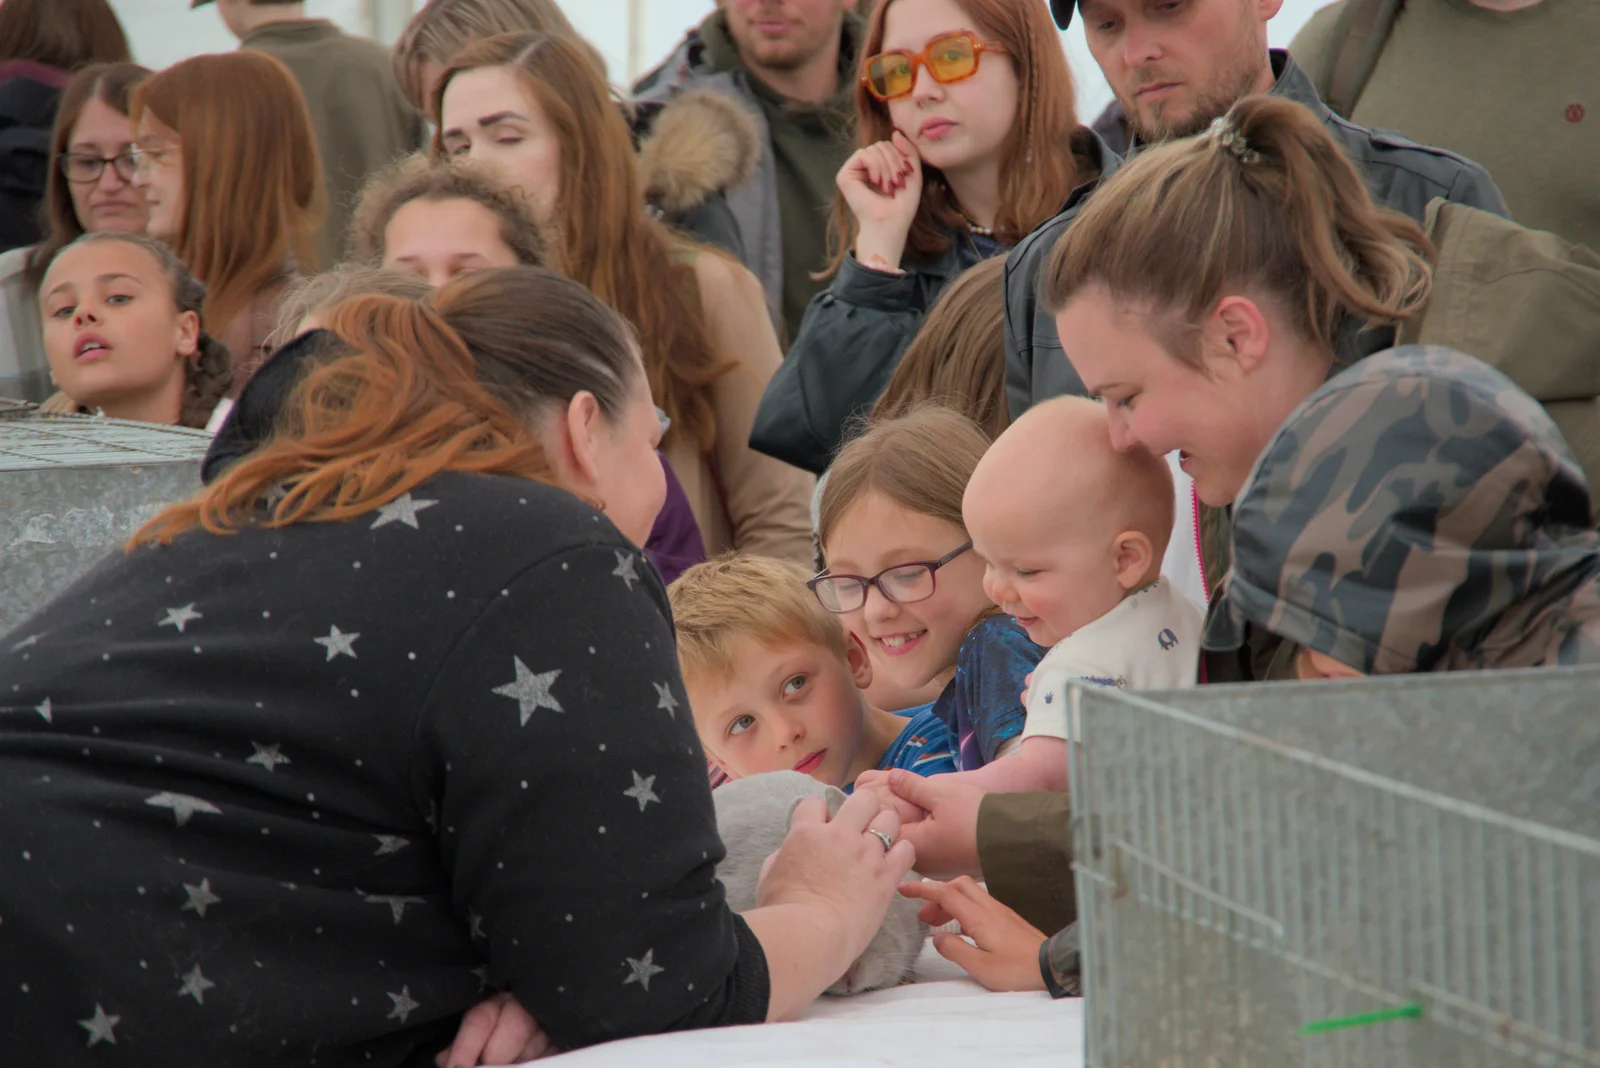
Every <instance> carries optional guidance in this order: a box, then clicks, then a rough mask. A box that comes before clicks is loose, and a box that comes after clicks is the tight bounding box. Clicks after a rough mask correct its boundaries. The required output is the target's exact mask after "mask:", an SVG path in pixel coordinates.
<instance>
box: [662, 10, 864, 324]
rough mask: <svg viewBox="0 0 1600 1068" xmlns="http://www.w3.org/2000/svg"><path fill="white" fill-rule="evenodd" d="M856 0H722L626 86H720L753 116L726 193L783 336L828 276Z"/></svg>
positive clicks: (680, 89) (848, 138)
mask: <svg viewBox="0 0 1600 1068" xmlns="http://www.w3.org/2000/svg"><path fill="white" fill-rule="evenodd" d="M855 6H856V3H855V0H722V2H721V3H719V4H718V7H717V10H716V11H714V12H712V13H711V14H710V15H709V16H707V18H706V20H705V21H704V22H702V23H701V24H700V27H699V28H698V29H697V30H695V31H693V32H692V33H690V34H689V36H688V38H687V39H686V40H685V41H684V42H683V44H682V45H680V46H679V48H678V50H677V51H676V52H674V53H673V54H672V55H671V56H669V57H668V58H667V60H666V61H665V62H664V63H662V64H661V66H660V67H658V68H657V69H656V70H654V71H652V72H651V73H650V74H647V75H646V76H645V77H644V78H643V79H642V80H640V82H639V83H638V85H636V86H634V94H635V97H636V98H637V100H638V101H639V102H640V103H644V104H651V103H661V102H665V101H668V100H671V99H673V98H674V97H676V96H678V95H680V94H682V93H684V92H687V91H689V90H692V89H710V90H713V91H715V92H720V93H724V94H726V95H728V96H731V97H733V98H734V99H736V100H738V101H739V102H740V103H742V104H744V105H745V106H746V107H747V108H749V110H750V111H751V112H752V113H754V114H755V115H756V116H757V119H758V121H759V123H760V125H761V128H762V130H761V133H762V146H761V148H762V151H761V160H760V162H759V163H758V164H757V166H756V171H755V174H754V175H753V176H751V177H750V178H749V179H748V180H746V181H744V182H742V183H740V184H739V185H737V186H734V187H733V188H731V189H729V190H728V191H727V198H728V206H729V207H730V208H731V209H732V210H733V214H734V217H735V218H736V219H737V220H738V222H739V230H740V238H741V240H742V242H743V246H744V258H745V263H746V265H747V266H748V267H749V268H750V270H751V271H752V272H753V273H754V274H755V275H756V277H758V278H760V279H761V284H762V286H763V287H764V288H765V289H766V292H767V299H768V300H769V301H771V302H772V303H773V304H774V305H775V306H777V307H779V308H781V310H782V312H783V325H784V326H785V327H786V330H785V334H786V335H788V334H791V333H792V332H793V330H794V329H795V328H796V327H798V326H799V325H800V318H801V316H802V315H804V314H805V310H806V305H807V304H809V303H811V298H812V297H814V296H816V295H817V293H818V292H819V291H820V290H821V289H822V287H823V286H824V285H825V284H826V282H825V281H822V280H818V279H814V278H812V277H811V276H812V275H813V274H815V273H817V272H819V271H821V270H822V269H823V268H824V267H825V266H826V265H827V260H828V254H827V240H828V212H829V210H830V209H831V207H832V205H833V200H834V177H835V176H836V175H837V174H838V173H839V168H840V167H843V166H844V161H845V160H846V159H847V158H849V156H850V153H851V151H852V146H853V136H852V135H853V133H854V130H855V111H854V95H853V94H854V89H855V74H856V59H857V52H858V50H859V46H860V42H861V39H862V37H863V32H862V30H863V27H862V23H861V20H860V19H859V18H858V17H857V16H856V15H855V14H853V13H852V11H851V9H852V8H854V7H855Z"/></svg>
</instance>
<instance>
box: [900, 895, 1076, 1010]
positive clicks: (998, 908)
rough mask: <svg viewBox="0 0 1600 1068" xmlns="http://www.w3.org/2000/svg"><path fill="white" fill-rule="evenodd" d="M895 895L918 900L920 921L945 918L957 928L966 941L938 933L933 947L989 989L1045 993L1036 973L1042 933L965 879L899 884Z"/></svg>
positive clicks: (932, 922) (941, 921)
mask: <svg viewBox="0 0 1600 1068" xmlns="http://www.w3.org/2000/svg"><path fill="white" fill-rule="evenodd" d="M900 893H902V894H904V895H905V896H906V897H918V898H921V899H922V900H923V902H924V904H923V906H922V912H921V913H920V915H921V917H922V922H924V923H926V924H929V925H930V926H935V927H939V926H943V925H944V924H947V923H949V922H950V921H951V920H955V921H956V922H957V923H959V924H961V935H966V936H967V938H971V939H972V942H968V941H967V940H966V938H962V937H961V935H956V934H951V933H949V932H948V931H942V932H940V933H939V934H936V935H934V936H933V948H934V949H936V950H938V951H939V955H940V956H941V957H943V958H944V959H945V960H948V961H952V962H954V963H956V964H959V965H961V967H963V968H965V969H966V970H967V973H968V974H969V975H971V976H972V977H973V978H974V979H976V980H977V981H978V982H980V983H982V984H983V985H984V986H986V987H988V988H989V989H990V990H1043V989H1045V985H1044V975H1043V973H1042V972H1040V971H1039V947H1040V946H1041V945H1043V944H1044V943H1045V941H1046V938H1045V936H1044V932H1043V931H1041V930H1039V929H1038V928H1037V927H1035V926H1033V924H1031V923H1029V922H1028V921H1027V920H1025V919H1023V918H1022V917H1021V916H1018V915H1017V914H1016V913H1015V912H1013V911H1012V910H1011V909H1009V908H1007V907H1006V906H1005V905H1002V904H1001V903H1000V902H998V901H996V900H995V899H994V897H993V896H991V895H990V893H989V892H988V891H987V890H985V889H984V888H983V887H981V886H979V885H978V884H977V883H975V882H973V881H972V879H971V878H969V877H968V876H965V875H962V876H959V877H958V878H955V879H952V880H951V881H950V882H948V883H936V882H930V881H923V882H914V883H903V884H901V886H900ZM973 943H976V945H974V944H973Z"/></svg>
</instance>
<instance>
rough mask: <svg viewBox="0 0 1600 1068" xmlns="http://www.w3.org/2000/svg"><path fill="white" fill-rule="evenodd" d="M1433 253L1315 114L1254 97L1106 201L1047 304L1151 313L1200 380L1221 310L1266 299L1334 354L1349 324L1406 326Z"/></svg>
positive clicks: (1059, 270)
mask: <svg viewBox="0 0 1600 1068" xmlns="http://www.w3.org/2000/svg"><path fill="white" fill-rule="evenodd" d="M1432 253H1433V250H1432V247H1431V245H1430V244H1429V243H1428V240H1427V238H1426V237H1425V236H1424V234H1423V232H1422V228H1421V227H1420V226H1418V225H1417V223H1416V222H1415V221H1414V220H1412V219H1410V218H1408V217H1407V216H1404V215H1401V214H1400V213H1398V212H1394V211H1390V210H1388V209H1387V208H1380V207H1378V206H1377V205H1376V204H1374V203H1373V202H1372V197H1371V196H1370V195H1369V194H1368V192H1367V186H1366V182H1365V181H1363V180H1362V177H1361V175H1360V174H1359V173H1358V172H1357V171H1356V168H1355V164H1353V163H1352V162H1351V161H1350V158H1349V157H1348V156H1346V155H1345V153H1344V151H1343V150H1342V149H1341V148H1340V147H1339V146H1338V145H1337V144H1336V143H1335V142H1334V140H1333V138H1332V137H1330V136H1329V134H1328V131H1327V130H1326V129H1325V128H1324V127H1323V125H1322V122H1321V120H1319V119H1318V118H1317V117H1316V115H1314V114H1313V113H1312V112H1311V111H1310V110H1309V109H1307V108H1305V107H1303V106H1301V105H1299V104H1296V103H1295V102H1293V101H1291V100H1284V99H1282V98H1280V97H1268V96H1252V97H1246V98H1245V99H1243V100H1241V101H1239V102H1238V103H1237V104H1235V105H1234V106H1233V107H1232V108H1231V109H1229V111H1228V114H1227V115H1225V116H1224V117H1222V118H1221V119H1218V120H1217V121H1216V123H1214V124H1213V125H1212V128H1211V130H1210V131H1209V132H1208V133H1203V134H1200V135H1198V136H1195V137H1191V138H1187V139H1184V140H1181V141H1174V142H1171V143H1168V144H1164V145H1157V146H1155V147H1152V148H1147V149H1143V150H1141V151H1140V152H1139V154H1138V155H1137V156H1136V157H1135V158H1134V159H1132V160H1130V161H1129V162H1128V163H1127V164H1126V165H1124V166H1123V167H1122V169H1121V170H1119V171H1118V172H1117V173H1116V174H1115V175H1114V176H1112V178H1111V179H1110V180H1109V181H1108V182H1106V184H1105V185H1104V186H1103V187H1101V188H1100V189H1098V190H1096V191H1095V194H1094V196H1093V197H1091V198H1090V199H1089V202H1088V204H1087V205H1086V206H1085V207H1084V209H1083V211H1082V212H1081V213H1080V214H1079V215H1078V217H1077V219H1076V220H1075V221H1074V222H1073V224H1072V226H1071V227H1070V228H1069V229H1068V230H1067V233H1066V236H1064V237H1063V238H1062V239H1061V241H1060V242H1059V243H1058V244H1057V245H1056V247H1055V249H1054V251H1053V252H1051V254H1050V260H1049V263H1048V264H1047V266H1046V267H1045V272H1044V278H1043V295H1044V300H1045V303H1046V305H1047V306H1048V307H1049V308H1050V309H1051V311H1052V312H1059V311H1060V310H1061V308H1062V307H1063V306H1064V305H1065V304H1066V303H1067V302H1068V301H1069V300H1071V299H1072V297H1073V296H1074V295H1075V294H1076V293H1077V292H1078V291H1079V290H1081V289H1083V288H1084V287H1086V286H1091V285H1098V286H1104V287H1105V288H1106V289H1107V290H1109V291H1110V293H1111V295H1112V296H1113V298H1114V299H1115V300H1117V301H1118V302H1122V303H1128V304H1136V305H1140V306H1141V307H1142V309H1143V311H1144V312H1145V313H1147V314H1153V316H1154V318H1153V319H1149V320H1147V321H1149V322H1151V323H1152V329H1153V330H1154V332H1155V333H1156V336H1158V337H1159V338H1160V339H1161V340H1162V342H1163V343H1164V344H1165V347H1166V348H1167V349H1168V350H1169V351H1170V352H1171V353H1172V355H1173V356H1174V357H1175V358H1176V359H1178V360H1180V361H1182V362H1183V363H1185V364H1188V365H1190V366H1191V367H1196V368H1198V367H1201V366H1203V364H1202V362H1201V352H1200V344H1199V339H1200V334H1199V331H1200V324H1201V323H1203V322H1204V321H1205V319H1206V317H1207V316H1208V315H1209V314H1210V313H1211V311H1212V309H1214V308H1215V307H1216V304H1217V301H1218V300H1220V299H1221V298H1222V297H1224V296H1226V295H1227V294H1229V293H1245V292H1250V291H1256V292H1260V293H1264V294H1267V295H1269V296H1271V297H1272V298H1274V299H1275V300H1276V301H1277V302H1279V304H1280V305H1281V308H1282V310H1283V312H1284V313H1285V314H1287V315H1288V316H1289V317H1290V324H1291V326H1292V327H1293V329H1294V330H1295V331H1296V332H1297V333H1298V334H1299V335H1300V336H1301V337H1303V338H1304V339H1305V340H1307V341H1310V342H1312V343H1314V344H1317V345H1319V346H1322V347H1324V348H1325V349H1326V350H1327V351H1328V352H1329V353H1330V354H1331V353H1332V352H1333V351H1334V349H1335V348H1336V344H1337V340H1338V337H1339V332H1340V330H1341V326H1342V323H1343V322H1344V320H1345V318H1346V317H1347V316H1352V315H1353V316H1357V317H1360V318H1363V319H1365V320H1367V321H1369V322H1394V321H1396V320H1400V319H1404V318H1406V317H1407V316H1409V315H1410V314H1411V313H1412V312H1413V311H1414V310H1415V309H1416V308H1417V307H1418V306H1419V305H1421V303H1422V302H1423V301H1425V300H1426V299H1427V296H1428V288H1429V285H1430V282H1431V269H1430V267H1429V263H1428V261H1429V258H1430V257H1431V256H1432Z"/></svg>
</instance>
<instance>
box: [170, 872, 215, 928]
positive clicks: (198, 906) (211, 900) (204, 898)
mask: <svg viewBox="0 0 1600 1068" xmlns="http://www.w3.org/2000/svg"><path fill="white" fill-rule="evenodd" d="M183 892H184V893H186V894H188V895H189V900H188V901H187V902H185V903H184V906H183V908H181V909H179V910H178V911H180V912H198V913H199V914H200V918H201V919H202V920H203V919H205V918H206V909H207V908H209V907H210V906H212V905H220V904H221V903H222V899H221V898H220V897H218V896H217V895H216V894H213V893H212V892H211V880H210V879H201V880H200V885H199V886H190V885H189V884H188V883H184V884H183Z"/></svg>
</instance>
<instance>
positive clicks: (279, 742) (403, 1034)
mask: <svg viewBox="0 0 1600 1068" xmlns="http://www.w3.org/2000/svg"><path fill="white" fill-rule="evenodd" d="M527 309H538V311H537V313H534V312H530V311H528V310H527ZM519 317H520V319H519ZM330 326H331V329H332V331H333V336H334V337H336V339H337V341H338V343H339V348H338V350H337V351H334V352H330V353H328V354H326V355H325V356H324V357H322V358H321V359H320V360H319V362H318V364H317V365H316V367H315V368H314V369H313V370H312V371H311V372H310V373H309V374H308V376H307V379H306V381H305V382H304V383H303V384H302V385H301V386H300V387H299V388H298V389H297V390H296V392H295V394H294V396H293V399H292V400H291V401H290V404H289V408H288V411H287V412H286V413H285V419H284V421H283V422H282V423H281V424H280V426H281V429H280V432H279V434H278V436H277V437H275V438H274V439H273V440H271V441H269V442H268V443H267V444H266V445H265V446H263V447H262V449H260V450H259V451H258V452H256V453H254V454H253V455H251V456H249V457H246V458H245V459H243V460H241V461H240V462H239V463H238V464H237V465H236V466H235V467H233V468H232V469H231V470H229V471H228V472H227V473H226V474H224V475H223V476H222V477H221V478H219V479H218V480H217V481H215V482H214V483H213V484H212V485H211V486H210V487H209V488H208V489H207V490H206V491H205V492H204V493H202V494H201V496H200V497H198V498H196V499H195V500H194V501H192V502H189V503H186V504H182V505H177V506H174V507H172V508H169V509H168V510H166V511H165V512H164V513H162V514H161V515H160V516H158V517H157V519H155V520H154V521H153V522H152V523H151V525H150V526H149V527H147V528H146V529H145V530H144V531H142V532H141V533H140V535H139V536H138V537H136V539H135V540H136V545H135V546H134V547H133V548H131V549H130V551H129V552H128V553H127V554H116V555H114V556H112V557H111V558H109V559H107V560H106V561H104V562H103V563H102V564H101V565H100V566H99V567H97V568H96V569H95V570H94V571H92V572H91V573H90V574H89V575H87V576H85V577H84V578H83V579H82V580H81V581H79V582H78V583H76V584H75V585H74V586H73V587H71V588H70V589H68V590H67V591H65V592H64V593H63V594H61V595H60V596H59V597H58V598H57V599H56V600H55V601H54V602H53V603H52V604H50V605H49V606H47V607H46V608H45V609H43V610H42V611H40V612H39V613H37V614H36V615H35V616H33V617H32V618H31V619H29V620H28V621H27V622H26V623H24V624H23V626H22V627H21V628H20V629H19V630H17V631H14V632H13V633H11V634H10V635H7V636H5V637H4V638H3V639H0V680H3V689H0V850H3V851H4V860H3V862H0V1050H4V1051H5V1054H6V1056H5V1059H6V1061H7V1062H8V1063H11V1062H13V1061H14V1062H15V1063H18V1064H51V1065H77V1064H101V1063H116V1062H119V1061H120V1062H125V1063H129V1064H139V1065H147V1064H188V1063H195V1061H196V1059H197V1058H199V1057H204V1058H205V1059H206V1060H208V1061H210V1062H214V1063H217V1064H225V1065H229V1066H230V1068H233V1066H251V1065H257V1064H263V1065H264V1064H307V1063H311V1064H321V1065H346V1064H348V1065H367V1064H380V1065H412V1064H415V1065H423V1064H429V1063H432V1059H433V1056H434V1054H435V1053H436V1052H438V1051H439V1050H441V1049H443V1048H444V1047H445V1046H446V1045H447V1044H448V1043H449V1040H450V1038H451V1036H452V1035H453V1034H454V1033H455V1030H456V1027H457V1025H458V1023H459V1021H460V1019H461V1015H462V1012H463V1011H464V1010H465V1009H467V1008H469V1007H471V1006H472V1005H474V1004H475V1003H478V1002H480V1001H482V1000H483V999H484V998H485V997H487V996H488V995H489V992H491V991H494V990H498V989H506V990H509V991H510V992H511V993H513V994H514V995H515V997H516V999H517V1000H518V1001H519V1002H520V1003H521V1004H522V1005H524V1006H526V1007H527V1009H528V1010H529V1011H531V1012H532V1013H533V1014H534V1016H535V1017H536V1018H537V1020H538V1021H539V1024H540V1025H541V1026H542V1028H543V1030H544V1031H545V1033H546V1034H548V1036H549V1037H550V1039H551V1040H553V1041H554V1043H555V1044H556V1045H558V1046H563V1047H572V1046H579V1045H584V1044H589V1043H593V1042H598V1041H603V1040H607V1039H611V1038H620V1037H626V1036H631V1035H639V1034H649V1033H656V1032H661V1031H668V1030H674V1029H681V1028H692V1027H704V1026H714V1025H720V1024H730V1023H748V1022H756V1021H761V1020H764V1019H769V1018H778V1017H782V1016H785V1015H790V1014H792V1013H793V1012H795V1011H796V1010H797V1009H798V1008H799V1007H800V1006H802V1005H803V1004H805V1003H806V1002H807V1001H809V1000H810V999H811V998H812V997H814V996H815V995H816V994H817V993H820V991H821V990H822V989H823V988H824V987H825V986H826V985H827V984H828V983H830V982H832V981H833V980H834V979H836V978H837V977H838V976H839V975H840V974H842V973H843V971H844V969H845V968H846V967H847V966H848V964H849V963H850V962H851V960H853V959H854V958H855V956H857V955H858V954H859V953H860V952H861V951H862V950H863V949H864V948H865V946H866V943H867V941H868V939H869V938H870V937H871V934H872V932H873V931H874V930H875V929H876V927H877V925H878V923H879V922H881V920H882V917H883V914H884V912H885V911H886V909H887V907H888V903H889V900H890V898H891V897H892V895H893V892H894V888H895V886H896V884H897V883H898V880H899V878H900V877H901V876H902V875H903V874H904V873H905V872H906V870H907V869H908V868H909V865H910V859H911V858H910V846H909V845H908V844H905V843H897V844H895V845H894V847H893V849H892V850H890V849H885V847H884V845H883V844H881V842H882V840H881V839H880V838H879V837H878V836H877V835H875V834H867V833H865V832H866V831H867V830H873V831H881V832H883V833H884V834H885V835H887V836H888V837H889V838H890V839H892V838H894V836H895V832H896V831H897V830H898V825H897V824H896V823H895V821H894V817H893V814H892V813H891V812H879V811H878V806H877V804H876V803H875V801H873V800H872V799H870V798H868V799H866V800H864V801H863V802H862V803H859V804H854V805H853V807H852V808H849V809H847V810H846V811H842V812H841V813H840V814H839V815H838V816H836V817H835V818H834V819H833V821H831V822H826V821H825V818H824V817H823V816H822V815H820V814H818V813H815V812H806V813H801V814H800V815H797V817H796V828H795V830H794V831H793V832H792V833H791V835H790V838H789V840H788V842H786V844H785V846H784V848H783V850H781V851H780V853H779V854H778V855H777V858H776V860H775V862H774V864H773V868H772V871H771V872H770V875H769V878H768V880H767V881H766V883H765V884H764V887H763V889H764V898H763V900H764V907H762V908H759V909H755V910H752V911H750V912H747V913H745V914H743V915H735V914H733V913H732V912H731V911H729V909H728V908H727V906H726V904H725V903H724V901H723V896H722V891H721V886H720V884H719V883H718V882H717V881H716V879H715V875H714V865H715V864H716V862H717V861H718V860H719V859H720V858H721V856H722V847H721V844H720V842H719V840H718V838H717V833H716V825H715V820H714V816H713V810H712V805H711V798H710V791H709V789H708V787H707V784H706V780H705V772H704V767H705V764H704V756H703V754H702V751H701V748H700V745H699V743H698V741H697V739H696V736H695V732H694V725H693V721H692V719H691V717H690V715H689V710H688V708H687V707H686V705H685V697H684V692H683V686H682V682H681V680H680V679H679V676H678V670H677V661H676V655H675V652H674V648H673V636H672V628H671V622H670V617H669V615H668V609H667V602H666V597H665V594H664V592H663V590H662V588H661V585H660V583H659V581H658V580H657V579H656V578H655V576H654V574H653V572H652V571H651V569H650V568H649V567H648V566H647V565H646V564H645V562H644V560H643V559H642V557H641V556H640V553H639V550H638V548H637V547H636V546H637V542H638V541H641V540H643V538H644V537H645V536H646V534H647V533H648V531H649V529H650V524H651V521H652V519H653V518H654V513H655V509H656V508H657V507H659V504H660V501H661V494H662V488H661V484H660V479H661V468H660V465H659V463H657V462H656V460H655V456H654V453H653V447H654V445H655V441H656V438H657V436H658V434H659V427H658V425H657V423H656V419H655V413H654V411H653V409H652V408H651V405H650V402H649V397H648V391H647V390H646V389H645V387H644V380H643V372H642V368H641V367H640V364H639V357H638V354H637V348H636V346H635V345H634V343H633V342H632V339H631V337H630V336H629V332H628V330H627V328H626V326H625V324H623V323H622V321H621V320H620V319H618V318H617V317H616V316H615V315H614V314H613V313H611V312H610V311H608V310H607V309H605V308H604V307H603V306H602V305H600V304H599V303H598V302H597V301H596V300H595V299H594V298H593V297H591V296H590V295H588V293H587V292H586V291H584V290H582V289H581V288H580V287H578V286H577V285H575V284H574V283H571V282H568V281H565V280H563V279H560V278H558V277H557V276H555V275H553V274H550V273H549V272H545V271H541V270H537V269H533V268H516V269H512V270H508V271H495V272H485V273H481V274H477V275H474V276H472V277H470V278H468V279H464V280H462V281H459V282H456V283H454V284H452V285H451V286H449V287H447V288H446V289H444V290H441V291H440V292H439V293H438V294H436V295H435V296H434V297H433V298H432V299H431V301H430V303H429V304H428V305H421V304H414V303H411V302H408V301H403V300H400V299H397V298H393V297H365V298H360V299H357V300H355V301H352V302H348V303H346V304H344V305H342V306H340V307H339V308H337V309H335V310H334V311H333V312H332V313H331V322H330ZM549 483H555V485H551V484H549ZM557 485H559V486H562V487H565V488H564V489H563V488H556V487H557ZM569 490H570V491H571V492H568V491H569ZM580 497H581V498H584V499H586V500H588V501H592V502H594V503H596V504H599V505H602V506H603V509H604V514H602V512H601V511H596V510H595V509H594V508H591V507H590V506H589V505H588V504H586V503H584V500H580V499H579V498H580ZM630 539H631V540H630ZM769 965H770V966H769ZM202 1051H203V1052H202Z"/></svg>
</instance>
